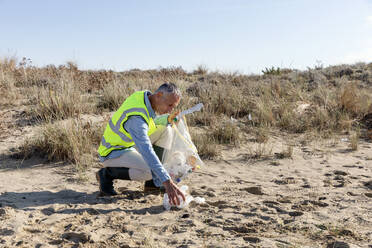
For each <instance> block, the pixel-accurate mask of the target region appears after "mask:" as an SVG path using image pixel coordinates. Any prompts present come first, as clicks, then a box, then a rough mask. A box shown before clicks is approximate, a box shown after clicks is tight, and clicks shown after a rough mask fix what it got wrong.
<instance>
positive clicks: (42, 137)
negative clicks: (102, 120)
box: [20, 119, 103, 172]
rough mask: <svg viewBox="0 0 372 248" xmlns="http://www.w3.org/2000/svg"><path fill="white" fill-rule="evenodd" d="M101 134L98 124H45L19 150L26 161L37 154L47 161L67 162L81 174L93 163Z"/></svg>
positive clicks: (80, 122) (100, 127) (78, 120)
mask: <svg viewBox="0 0 372 248" xmlns="http://www.w3.org/2000/svg"><path fill="white" fill-rule="evenodd" d="M102 132H103V126H102V125H100V124H93V123H92V122H84V121H82V120H81V119H67V120H64V121H60V122H54V123H45V124H43V125H42V126H41V127H40V128H39V129H38V132H37V134H36V136H35V137H33V138H30V139H26V141H25V143H24V144H23V145H22V146H21V147H20V151H21V153H22V154H23V156H24V157H26V158H27V157H29V156H31V155H33V154H37V155H38V156H42V157H46V158H47V159H48V160H51V161H68V162H71V163H73V164H74V165H75V166H76V169H77V170H78V171H79V172H83V171H85V169H86V168H89V167H91V166H92V164H93V162H94V160H95V159H94V158H95V156H94V155H95V153H96V147H97V146H98V144H99V142H100V140H101V135H102Z"/></svg>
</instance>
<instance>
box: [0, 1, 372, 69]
mask: <svg viewBox="0 0 372 248" xmlns="http://www.w3.org/2000/svg"><path fill="white" fill-rule="evenodd" d="M10 56H16V57H18V58H22V57H27V58H30V59H32V61H33V64H34V65H37V66H44V65H47V64H54V65H60V64H65V63H66V62H67V61H73V62H75V63H77V64H78V66H79V68H82V69H113V70H116V71H123V70H129V69H133V68H139V69H156V68H159V67H169V66H182V67H183V68H184V69H186V70H193V69H195V68H196V67H197V66H198V65H205V66H206V67H207V68H209V69H210V70H219V71H222V72H235V71H237V72H241V73H259V72H260V71H261V70H262V69H264V68H265V67H271V66H275V67H277V66H278V67H286V68H297V69H306V68H307V67H313V66H314V65H317V64H319V63H322V64H323V65H325V66H327V65H335V64H341V63H355V62H372V0H323V1H320V0H261V1H259V0H187V1H176V0H158V1H154V0H132V1H129V0H122V1H119V0H117V1H113V0H112V1H98V0H90V1H88V0H74V1H73V0H64V1H52V0H33V1H29V0H24V1H21V0H0V58H4V57H10Z"/></svg>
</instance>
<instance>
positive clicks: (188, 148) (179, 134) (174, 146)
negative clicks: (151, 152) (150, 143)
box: [163, 117, 204, 183]
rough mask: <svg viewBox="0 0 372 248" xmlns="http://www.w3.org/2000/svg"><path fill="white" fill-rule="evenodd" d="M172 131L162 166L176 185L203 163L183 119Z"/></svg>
mask: <svg viewBox="0 0 372 248" xmlns="http://www.w3.org/2000/svg"><path fill="white" fill-rule="evenodd" d="M172 131H173V137H172V140H171V141H170V142H171V148H170V149H169V150H165V152H164V155H163V166H164V168H165V169H166V170H167V171H168V173H169V175H170V177H171V178H172V180H173V181H174V182H177V183H178V182H180V181H181V180H183V179H184V178H186V177H187V176H188V175H189V174H190V173H191V172H193V171H195V170H196V169H199V168H200V167H201V166H203V165H204V163H203V161H202V160H201V159H200V157H199V155H198V151H197V149H196V147H195V145H194V143H193V142H192V140H191V136H190V133H189V130H188V127H187V124H186V119H185V117H182V118H181V119H180V120H179V122H178V124H177V125H175V124H174V125H172Z"/></svg>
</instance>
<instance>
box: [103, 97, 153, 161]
mask: <svg viewBox="0 0 372 248" xmlns="http://www.w3.org/2000/svg"><path fill="white" fill-rule="evenodd" d="M133 115H137V116H141V117H142V118H143V119H144V120H145V121H146V123H147V124H148V125H149V131H148V133H147V134H148V135H149V136H150V135H151V134H152V133H154V132H155V131H156V125H155V122H154V120H153V119H152V118H151V117H150V114H149V111H148V109H147V107H146V104H145V91H137V92H135V93H133V94H132V95H130V96H129V97H128V98H127V99H126V100H125V101H124V102H123V104H122V105H121V106H120V108H119V109H118V110H117V111H116V112H115V113H114V115H113V116H112V118H111V119H110V121H109V123H108V124H107V126H106V129H105V132H104V133H103V137H102V140H101V143H100V146H99V148H98V153H99V155H101V156H102V157H105V156H107V155H108V154H109V153H110V152H111V151H113V150H119V149H125V148H128V147H131V146H134V141H133V139H132V137H131V136H130V134H129V133H128V132H127V131H125V129H124V123H125V122H126V121H127V120H128V118H129V117H130V116H133Z"/></svg>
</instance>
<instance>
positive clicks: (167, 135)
mask: <svg viewBox="0 0 372 248" xmlns="http://www.w3.org/2000/svg"><path fill="white" fill-rule="evenodd" d="M172 137H173V130H172V128H171V127H170V126H158V128H157V130H156V132H155V133H153V134H151V135H150V140H151V143H152V144H153V145H156V146H159V147H162V148H164V149H170V146H171V141H172ZM135 148H136V150H131V151H127V152H124V153H123V154H122V155H121V156H120V157H117V158H112V159H107V160H105V161H104V162H103V166H104V167H126V168H129V177H130V179H131V180H136V181H147V180H150V179H151V178H152V175H151V170H150V167H149V166H148V165H147V163H146V161H145V160H144V159H143V157H142V155H141V154H140V153H139V152H138V151H137V147H136V146H135Z"/></svg>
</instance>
